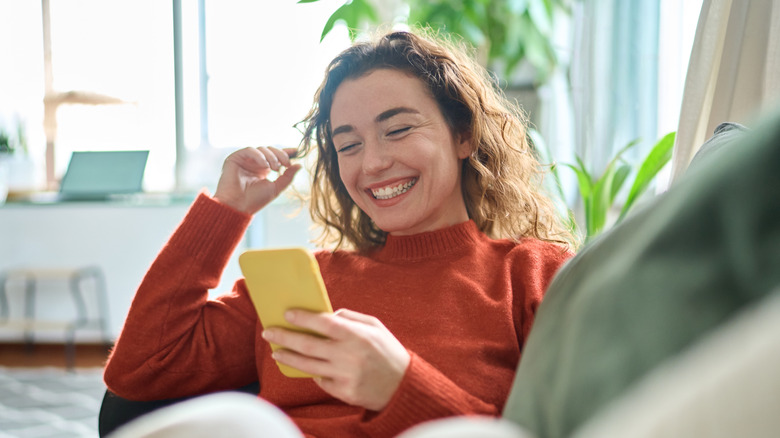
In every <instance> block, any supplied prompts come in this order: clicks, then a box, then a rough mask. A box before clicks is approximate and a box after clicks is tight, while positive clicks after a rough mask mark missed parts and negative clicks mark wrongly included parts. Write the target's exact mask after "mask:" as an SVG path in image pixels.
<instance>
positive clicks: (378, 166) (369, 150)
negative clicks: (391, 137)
mask: <svg viewBox="0 0 780 438" xmlns="http://www.w3.org/2000/svg"><path fill="white" fill-rule="evenodd" d="M392 164H393V158H392V156H391V155H390V154H389V153H388V151H387V149H386V148H385V147H384V146H383V145H382V144H380V143H379V142H378V141H367V142H366V143H365V144H364V146H363V171H364V172H365V173H366V174H368V175H372V174H376V173H379V172H381V171H383V170H386V169H387V168H389V167H390V166H392Z"/></svg>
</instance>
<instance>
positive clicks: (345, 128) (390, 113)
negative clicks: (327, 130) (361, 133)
mask: <svg viewBox="0 0 780 438" xmlns="http://www.w3.org/2000/svg"><path fill="white" fill-rule="evenodd" d="M398 114H420V112H419V111H417V110H416V109H413V108H408V107H405V106H399V107H396V108H390V109H389V110H387V111H383V112H382V113H381V114H379V115H378V116H376V118H375V119H374V120H375V121H376V122H377V123H379V122H384V121H385V120H387V119H390V118H392V117H395V116H397V115H398ZM354 129H355V128H354V127H353V126H352V125H341V126H338V127H336V128H335V129H333V132H331V134H330V136H331V137H335V136H337V135H339V134H346V133H348V132H352V131H353V130H354Z"/></svg>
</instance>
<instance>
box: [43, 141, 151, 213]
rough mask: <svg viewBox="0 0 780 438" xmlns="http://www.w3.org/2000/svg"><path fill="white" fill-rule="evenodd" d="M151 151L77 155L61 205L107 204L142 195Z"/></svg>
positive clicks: (62, 189)
mask: <svg viewBox="0 0 780 438" xmlns="http://www.w3.org/2000/svg"><path fill="white" fill-rule="evenodd" d="M148 158H149V151H140V150H139V151H76V152H73V154H72V155H71V157H70V163H69V164H68V169H67V170H66V171H65V175H64V176H63V177H62V181H61V182H60V190H59V196H58V198H59V200H61V201H103V200H106V199H108V198H109V197H111V196H114V195H130V194H134V193H140V192H141V191H142V190H143V189H142V184H143V179H144V171H145V169H146V161H147V159H148Z"/></svg>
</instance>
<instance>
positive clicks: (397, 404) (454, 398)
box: [362, 351, 463, 437]
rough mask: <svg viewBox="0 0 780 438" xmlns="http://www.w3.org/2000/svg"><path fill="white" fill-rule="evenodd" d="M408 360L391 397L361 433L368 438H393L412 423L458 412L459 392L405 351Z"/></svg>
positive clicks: (412, 353) (450, 383) (367, 422)
mask: <svg viewBox="0 0 780 438" xmlns="http://www.w3.org/2000/svg"><path fill="white" fill-rule="evenodd" d="M409 353H410V355H411V360H410V362H409V367H408V368H407V370H406V374H404V378H403V380H401V384H400V386H399V387H398V389H397V390H396V392H395V394H394V395H393V398H392V399H390V402H389V403H388V405H387V406H386V407H385V409H383V410H382V412H380V413H378V414H375V416H373V417H368V416H366V417H365V418H366V420H365V421H364V422H363V424H362V427H363V430H364V431H366V432H367V433H368V434H369V435H370V436H372V437H393V436H396V435H398V434H399V433H401V432H403V431H404V430H406V429H408V428H409V427H411V426H414V425H416V424H419V423H422V422H425V421H429V420H433V419H436V418H444V417H450V416H453V415H458V414H459V413H460V412H462V408H463V400H462V399H460V398H459V397H458V396H459V395H460V394H462V390H460V388H457V387H456V386H455V385H454V384H453V382H452V381H451V380H450V379H448V378H447V377H446V376H445V375H443V374H442V373H441V372H440V371H439V370H437V369H436V368H434V367H433V365H431V364H429V363H428V362H427V361H425V360H424V359H422V358H421V357H419V356H418V355H416V354H415V353H414V352H411V351H410V352H409Z"/></svg>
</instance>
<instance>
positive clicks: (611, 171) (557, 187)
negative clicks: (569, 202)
mask: <svg viewBox="0 0 780 438" xmlns="http://www.w3.org/2000/svg"><path fill="white" fill-rule="evenodd" d="M675 134H676V133H674V132H670V133H669V134H666V135H664V136H663V137H662V138H661V139H659V140H658V141H657V142H656V143H655V145H653V147H652V148H651V149H650V151H649V152H648V153H647V155H646V156H645V158H644V159H643V160H642V161H641V163H630V162H628V161H626V159H625V158H624V154H625V153H626V152H627V151H628V150H630V149H632V148H633V147H635V146H636V145H637V144H639V140H638V139H637V140H634V141H632V142H629V143H628V144H627V145H626V146H624V147H623V148H622V149H620V150H619V151H618V152H617V153H616V154H615V155H614V156H613V157H612V159H611V160H610V161H609V163H608V164H607V167H606V168H605V169H604V171H603V172H602V173H601V174H600V175H597V174H596V173H595V172H593V171H592V170H589V169H588V168H587V167H586V166H585V163H584V162H583V161H582V159H581V158H580V157H575V159H576V163H574V164H572V163H561V164H560V165H558V164H555V161H554V159H553V158H552V157H551V156H550V153H549V150H548V149H547V147H546V145H545V143H544V140H543V139H542V138H541V137H540V136H539V135H538V133H537V132H535V131H532V132H531V134H530V138H531V142H532V144H533V146H534V150H535V151H536V153H537V155H538V157H539V160H540V161H541V162H543V163H553V164H552V166H551V167H552V169H551V174H552V176H553V181H552V182H551V183H548V186H547V188H548V191H550V192H552V193H553V195H554V196H555V197H556V198H557V199H556V202H557V204H558V207H559V208H558V210H559V214H561V215H562V216H563V217H567V216H568V221H569V224H570V226H571V227H572V229H574V230H576V231H577V232H578V233H579V234H581V235H582V237H583V238H584V240H585V243H587V242H589V241H591V240H593V238H594V237H596V236H597V235H599V234H600V233H601V232H602V231H604V230H605V229H607V228H608V227H609V226H611V225H614V224H616V223H618V222H620V221H621V220H623V218H624V217H625V216H626V215H627V214H628V213H629V212H630V210H631V209H632V208H633V207H634V206H635V205H636V203H637V201H638V200H639V198H640V197H641V196H642V195H643V194H644V193H645V192H646V191H647V189H648V188H650V186H651V185H652V183H653V181H654V180H655V178H656V176H657V175H658V173H659V172H660V171H661V170H662V169H663V168H664V166H666V164H667V163H669V160H671V159H672V149H673V148H674V138H675ZM560 166H563V167H564V168H567V169H570V170H572V171H573V172H574V173H575V174H576V176H577V183H578V190H579V196H580V200H581V202H582V214H581V223H580V224H578V223H577V221H576V220H575V215H574V213H573V212H572V211H571V210H570V209H569V208H568V206H566V202H565V200H564V199H565V197H564V194H563V190H562V189H561V180H560V176H559V173H558V172H559V167H560ZM632 176H633V181H631V180H630V178H629V177H632ZM629 181H631V183H630V184H631V186H630V189H629V191H628V194H627V195H626V197H625V199H623V198H620V197H619V196H618V195H619V193H620V191H621V189H622V188H623V187H624V185H625V183H627V182H629ZM620 201H622V205H621V206H620V207H619V208H618V204H619V202H620ZM611 215H613V216H616V217H615V219H614V221H610V220H609V219H610V216H611Z"/></svg>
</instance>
